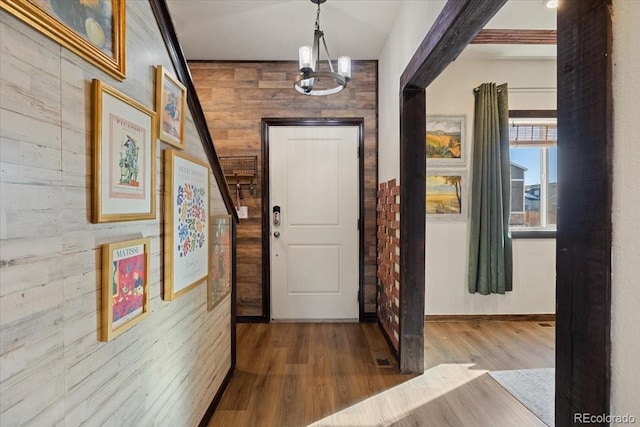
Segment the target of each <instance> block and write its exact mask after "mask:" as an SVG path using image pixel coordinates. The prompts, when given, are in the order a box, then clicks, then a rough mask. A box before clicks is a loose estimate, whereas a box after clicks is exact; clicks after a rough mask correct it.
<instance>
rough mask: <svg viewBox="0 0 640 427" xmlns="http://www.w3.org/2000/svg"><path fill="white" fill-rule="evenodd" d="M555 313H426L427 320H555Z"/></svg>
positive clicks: (425, 319) (425, 318)
mask: <svg viewBox="0 0 640 427" xmlns="http://www.w3.org/2000/svg"><path fill="white" fill-rule="evenodd" d="M555 320H556V315H555V314H425V316H424V321H425V322H474V321H500V322H555Z"/></svg>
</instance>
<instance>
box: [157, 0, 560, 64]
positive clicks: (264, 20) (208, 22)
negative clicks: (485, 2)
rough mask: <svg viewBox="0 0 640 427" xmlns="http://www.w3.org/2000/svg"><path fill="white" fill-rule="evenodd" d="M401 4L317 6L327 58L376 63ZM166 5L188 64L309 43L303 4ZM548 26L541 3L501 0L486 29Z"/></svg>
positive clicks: (344, 1) (492, 52)
mask: <svg viewBox="0 0 640 427" xmlns="http://www.w3.org/2000/svg"><path fill="white" fill-rule="evenodd" d="M403 1H405V0H328V1H327V2H326V3H324V4H322V5H321V10H322V12H321V14H320V28H321V29H322V30H323V31H324V32H325V37H326V41H327V45H328V47H329V52H330V54H331V56H332V58H333V59H335V58H336V57H338V56H341V55H348V56H351V57H352V58H354V59H377V58H378V57H379V55H380V52H381V51H382V49H383V47H384V43H385V41H386V39H387V37H388V35H389V32H390V30H391V28H392V26H393V23H394V21H395V19H396V16H397V13H398V10H399V8H400V6H401V5H402V4H403ZM415 1H416V0H413V1H409V3H412V2H415ZM418 1H420V0H418ZM421 1H435V0H421ZM439 1H440V3H442V4H444V3H445V2H444V1H441V0H439ZM167 3H168V5H169V9H170V11H171V15H172V17H173V20H174V24H175V27H176V32H177V33H178V39H179V40H180V44H181V45H182V48H183V49H184V51H185V55H186V56H187V59H189V60H233V61H243V60H258V61H268V60H296V59H297V55H298V47H299V46H300V45H302V44H312V42H313V28H314V23H315V18H316V5H315V4H313V3H311V1H310V0H168V1H167ZM555 21H556V19H555V11H554V10H549V9H547V8H545V7H544V5H543V2H542V0H509V1H508V3H507V4H506V5H505V6H504V7H503V8H502V10H501V11H500V12H499V13H498V14H497V15H496V16H495V17H494V18H493V19H492V20H491V22H489V24H487V26H486V28H525V29H554V28H555ZM426 31H427V29H425V35H426ZM463 55H464V57H487V56H489V57H492V58H532V57H535V58H551V57H555V46H526V45H472V46H470V47H469V48H468V49H467V50H466V51H465V53H464V54H463Z"/></svg>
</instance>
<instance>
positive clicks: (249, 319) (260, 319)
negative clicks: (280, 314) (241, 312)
mask: <svg viewBox="0 0 640 427" xmlns="http://www.w3.org/2000/svg"><path fill="white" fill-rule="evenodd" d="M236 323H269V318H268V317H265V316H238V317H236Z"/></svg>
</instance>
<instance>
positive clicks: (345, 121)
mask: <svg viewBox="0 0 640 427" xmlns="http://www.w3.org/2000/svg"><path fill="white" fill-rule="evenodd" d="M271 126H350V127H353V126H357V127H358V213H359V217H360V219H359V221H358V248H359V249H358V264H359V265H358V320H359V321H360V322H363V321H364V118H363V117H355V118H352V117H347V118H342V117H341V118H264V119H262V173H261V188H262V316H258V317H257V318H255V320H256V321H261V322H269V321H270V319H271V244H270V240H271V239H270V235H269V233H270V230H271V213H270V212H269V206H270V198H269V127H271ZM252 320H254V319H252Z"/></svg>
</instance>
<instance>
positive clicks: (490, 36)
mask: <svg viewBox="0 0 640 427" xmlns="http://www.w3.org/2000/svg"><path fill="white" fill-rule="evenodd" d="M557 35H558V32H557V31H556V30H514V29H500V30H482V31H480V32H479V33H478V35H477V36H475V37H474V39H473V40H471V44H550V45H551V44H556V40H557Z"/></svg>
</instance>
